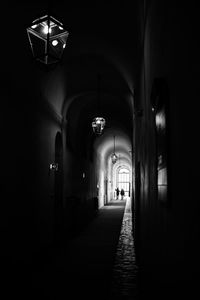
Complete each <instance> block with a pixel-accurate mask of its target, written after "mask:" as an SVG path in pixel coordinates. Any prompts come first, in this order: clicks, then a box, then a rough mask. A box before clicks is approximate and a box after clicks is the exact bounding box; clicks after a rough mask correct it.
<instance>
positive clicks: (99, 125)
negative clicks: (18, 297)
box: [92, 117, 106, 135]
mask: <svg viewBox="0 0 200 300" xmlns="http://www.w3.org/2000/svg"><path fill="white" fill-rule="evenodd" d="M105 125H106V120H105V119H104V118H102V117H96V118H94V119H93V122H92V129H93V132H94V133H95V134H96V135H101V134H102V132H103V130H104V127H105Z"/></svg>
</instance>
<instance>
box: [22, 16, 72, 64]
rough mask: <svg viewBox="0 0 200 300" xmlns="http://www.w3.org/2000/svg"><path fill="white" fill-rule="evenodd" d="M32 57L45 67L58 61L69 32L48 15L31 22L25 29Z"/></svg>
mask: <svg viewBox="0 0 200 300" xmlns="http://www.w3.org/2000/svg"><path fill="white" fill-rule="evenodd" d="M26 30H27V34H28V39H29V43H30V46H31V50H32V54H33V57H34V58H35V59H36V60H38V61H40V62H42V63H43V64H45V65H50V64H53V63H56V62H58V61H60V59H61V58H62V55H63V52H64V49H65V47H66V42H67V39H68V35H69V32H68V31H67V30H65V29H64V27H63V24H62V23H61V22H60V21H58V20H57V19H55V18H54V17H52V16H50V15H49V14H47V15H45V16H43V17H40V18H38V19H36V20H34V21H33V22H32V24H31V25H30V26H29V27H28V28H27V29H26Z"/></svg>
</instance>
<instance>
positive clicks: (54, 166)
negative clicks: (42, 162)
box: [49, 163, 58, 171]
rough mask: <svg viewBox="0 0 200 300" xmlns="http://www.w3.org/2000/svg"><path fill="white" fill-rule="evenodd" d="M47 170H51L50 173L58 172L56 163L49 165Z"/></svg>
mask: <svg viewBox="0 0 200 300" xmlns="http://www.w3.org/2000/svg"><path fill="white" fill-rule="evenodd" d="M49 170H51V171H58V163H51V164H50V165H49Z"/></svg>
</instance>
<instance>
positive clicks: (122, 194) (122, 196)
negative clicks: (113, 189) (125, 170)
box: [121, 189, 124, 200]
mask: <svg viewBox="0 0 200 300" xmlns="http://www.w3.org/2000/svg"><path fill="white" fill-rule="evenodd" d="M123 198H124V190H123V189H121V200H123Z"/></svg>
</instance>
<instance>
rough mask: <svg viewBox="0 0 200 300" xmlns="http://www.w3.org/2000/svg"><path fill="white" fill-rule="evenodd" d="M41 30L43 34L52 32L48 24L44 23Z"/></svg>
mask: <svg viewBox="0 0 200 300" xmlns="http://www.w3.org/2000/svg"><path fill="white" fill-rule="evenodd" d="M43 32H44V34H47V33H51V32H52V29H51V27H49V26H48V25H45V26H44V29H43Z"/></svg>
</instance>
